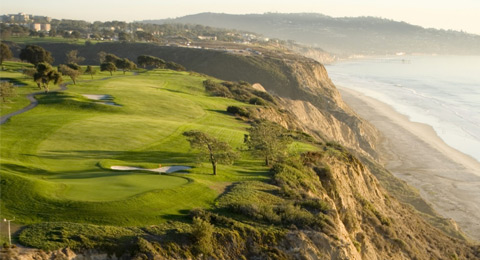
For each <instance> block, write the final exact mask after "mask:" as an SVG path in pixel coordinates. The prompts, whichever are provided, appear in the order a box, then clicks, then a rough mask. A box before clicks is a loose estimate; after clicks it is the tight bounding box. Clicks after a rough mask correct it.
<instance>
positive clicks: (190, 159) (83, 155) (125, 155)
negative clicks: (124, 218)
mask: <svg viewBox="0 0 480 260" xmlns="http://www.w3.org/2000/svg"><path fill="white" fill-rule="evenodd" d="M24 155H27V156H36V157H39V158H45V159H54V160H69V159H70V160H71V159H79V160H81V159H98V161H101V160H103V159H114V160H120V161H127V162H132V163H162V164H188V165H191V164H192V163H195V155H194V154H192V153H181V152H171V151H102V150H77V151H69V150H67V151H61V150H56V151H48V152H46V153H43V154H41V155H31V154H24Z"/></svg>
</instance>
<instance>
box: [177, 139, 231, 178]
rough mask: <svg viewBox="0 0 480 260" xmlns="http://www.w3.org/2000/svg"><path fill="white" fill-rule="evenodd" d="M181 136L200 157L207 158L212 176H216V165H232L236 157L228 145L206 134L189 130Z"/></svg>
mask: <svg viewBox="0 0 480 260" xmlns="http://www.w3.org/2000/svg"><path fill="white" fill-rule="evenodd" d="M183 135H184V136H185V137H186V138H187V140H188V142H190V146H191V147H192V148H196V149H198V150H200V155H201V156H202V157H204V158H208V160H209V161H210V163H211V164H212V169H213V175H217V163H225V164H232V163H233V162H234V161H235V159H236V158H237V157H238V155H237V153H236V152H235V151H233V149H232V148H231V147H230V145H228V144H227V143H225V142H222V141H219V140H217V139H216V138H215V137H211V136H209V135H207V134H206V133H203V132H200V131H196V130H191V131H187V132H184V133H183Z"/></svg>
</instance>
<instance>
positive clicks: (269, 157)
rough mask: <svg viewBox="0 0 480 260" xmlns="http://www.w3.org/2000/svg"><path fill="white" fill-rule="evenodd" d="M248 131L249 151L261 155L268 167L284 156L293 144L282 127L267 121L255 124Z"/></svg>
mask: <svg viewBox="0 0 480 260" xmlns="http://www.w3.org/2000/svg"><path fill="white" fill-rule="evenodd" d="M247 131H248V135H245V140H244V141H245V144H246V145H247V147H248V148H249V150H251V151H253V152H254V153H257V154H259V155H261V156H262V157H263V158H264V159H265V165H267V166H269V165H270V163H271V162H272V161H276V160H278V159H280V158H281V157H282V156H284V155H285V153H286V152H287V147H288V145H289V144H290V143H291V142H292V140H291V138H290V137H289V136H288V135H287V133H286V131H285V129H284V128H283V127H282V126H280V125H278V124H275V123H273V122H270V121H266V120H261V121H257V122H255V123H253V125H252V127H250V128H248V129H247Z"/></svg>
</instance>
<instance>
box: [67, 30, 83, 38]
mask: <svg viewBox="0 0 480 260" xmlns="http://www.w3.org/2000/svg"><path fill="white" fill-rule="evenodd" d="M70 37H71V38H74V39H80V37H82V34H81V33H80V32H79V31H73V32H72V33H71V34H70Z"/></svg>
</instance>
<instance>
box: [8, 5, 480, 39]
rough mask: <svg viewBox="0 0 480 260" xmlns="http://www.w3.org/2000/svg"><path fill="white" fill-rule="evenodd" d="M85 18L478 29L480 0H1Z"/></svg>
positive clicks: (32, 10) (14, 9)
mask: <svg viewBox="0 0 480 260" xmlns="http://www.w3.org/2000/svg"><path fill="white" fill-rule="evenodd" d="M18 12H24V13H27V14H37V15H47V16H50V17H52V18H66V19H78V20H86V21H108V20H119V21H127V22H130V21H134V20H143V19H162V18H174V17H178V16H184V15H187V14H195V13H200V12H222V13H232V14H244V13H265V12H282V13H296V12H315V13H323V14H326V15H330V16H334V17H338V16H376V17H382V18H389V19H393V20H397V21H405V22H408V23H411V24H415V25H421V26H423V27H433V28H439V29H440V28H441V29H454V30H463V31H467V32H470V33H475V34H480V0H383V1H382V0H289V1H285V0H266V1H263V0H261V1H260V0H255V1H254V0H242V1H231V0H221V1H219V0H218V1H217V0H203V1H202V0H199V1H194V0H168V1H166V0H135V1H134V0H96V1H92V0H0V13H1V14H7V13H8V14H10V13H18Z"/></svg>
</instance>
